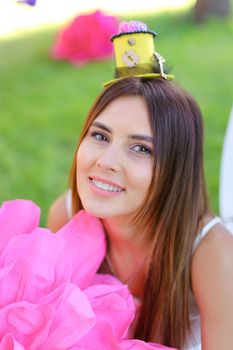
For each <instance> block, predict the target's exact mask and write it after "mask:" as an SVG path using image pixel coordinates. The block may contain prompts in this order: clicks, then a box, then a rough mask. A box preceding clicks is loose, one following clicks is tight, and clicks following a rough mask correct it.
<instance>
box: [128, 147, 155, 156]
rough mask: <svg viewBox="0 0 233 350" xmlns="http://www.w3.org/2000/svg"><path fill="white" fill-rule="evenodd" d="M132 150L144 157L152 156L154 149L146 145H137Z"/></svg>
mask: <svg viewBox="0 0 233 350" xmlns="http://www.w3.org/2000/svg"><path fill="white" fill-rule="evenodd" d="M132 149H133V150H134V151H135V152H136V153H139V154H142V155H143V154H144V155H151V154H152V149H151V148H150V147H148V146H145V145H135V146H133V147H132Z"/></svg>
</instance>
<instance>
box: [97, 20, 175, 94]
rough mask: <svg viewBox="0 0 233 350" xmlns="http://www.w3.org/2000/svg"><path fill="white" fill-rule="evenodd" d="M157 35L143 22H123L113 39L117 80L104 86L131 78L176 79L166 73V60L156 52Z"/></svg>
mask: <svg viewBox="0 0 233 350" xmlns="http://www.w3.org/2000/svg"><path fill="white" fill-rule="evenodd" d="M156 35H157V33H155V32H153V31H151V30H149V29H148V27H147V25H146V24H145V23H143V22H139V21H129V22H121V23H120V25H119V31H118V33H117V34H116V35H113V36H112V38H111V41H112V42H113V45H114V53H115V63H116V68H115V78H114V79H112V80H110V81H107V82H106V83H104V86H105V87H106V86H108V85H110V84H112V83H114V82H116V81H118V80H120V79H123V78H126V77H130V76H136V77H144V78H163V79H167V80H172V79H174V76H173V75H168V74H166V73H165V70H164V63H165V59H164V58H163V57H162V56H161V55H160V54H159V53H158V52H156V51H155V47H154V37H155V36H156Z"/></svg>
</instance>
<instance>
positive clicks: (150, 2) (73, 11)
mask: <svg viewBox="0 0 233 350" xmlns="http://www.w3.org/2000/svg"><path fill="white" fill-rule="evenodd" d="M194 3H195V0H166V1H164V0H147V1H135V0H127V1H125V0H118V1H109V0H85V1H81V0H37V1H36V6H33V7H32V6H22V4H19V3H18V1H17V0H0V38H1V37H7V36H12V35H15V34H16V35H17V34H21V33H24V32H25V31H26V32H27V31H30V30H32V29H33V30H37V29H40V28H41V27H48V26H51V25H55V24H60V23H61V24H62V23H64V22H66V21H70V20H71V19H72V18H74V17H75V16H77V15H80V14H83V13H86V12H93V11H96V10H102V11H104V12H106V13H108V14H113V15H121V14H125V13H130V15H134V14H136V13H137V14H140V15H142V14H143V13H151V12H152V11H153V12H156V11H161V10H165V9H170V10H173V9H174V10H175V9H183V8H184V9H185V8H188V7H191V6H193V5H194Z"/></svg>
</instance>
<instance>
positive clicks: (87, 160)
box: [76, 140, 93, 173]
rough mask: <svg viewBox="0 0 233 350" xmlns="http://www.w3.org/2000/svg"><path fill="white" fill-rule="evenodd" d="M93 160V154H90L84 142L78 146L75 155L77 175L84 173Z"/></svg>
mask: <svg viewBox="0 0 233 350" xmlns="http://www.w3.org/2000/svg"><path fill="white" fill-rule="evenodd" d="M92 158H93V153H92V152H90V150H89V148H88V147H87V145H86V142H85V140H84V141H83V142H82V143H81V145H80V146H79V149H78V151H77V155H76V170H77V173H78V172H80V171H84V170H85V169H87V168H88V166H89V165H90V164H91V162H92Z"/></svg>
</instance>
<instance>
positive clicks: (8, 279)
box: [0, 258, 33, 308]
mask: <svg viewBox="0 0 233 350" xmlns="http://www.w3.org/2000/svg"><path fill="white" fill-rule="evenodd" d="M32 279H33V276H32V269H31V267H30V265H29V263H28V262H27V261H26V260H25V259H23V258H19V259H16V261H14V262H12V263H11V264H10V265H7V266H6V267H4V268H2V269H0V308H2V307H3V306H5V305H7V304H10V303H14V302H16V301H20V300H23V299H26V298H27V297H28V296H29V294H30V289H31V288H30V286H31V283H32Z"/></svg>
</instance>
